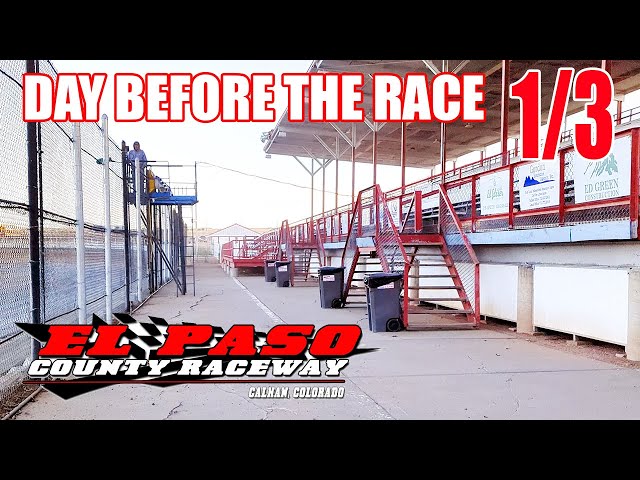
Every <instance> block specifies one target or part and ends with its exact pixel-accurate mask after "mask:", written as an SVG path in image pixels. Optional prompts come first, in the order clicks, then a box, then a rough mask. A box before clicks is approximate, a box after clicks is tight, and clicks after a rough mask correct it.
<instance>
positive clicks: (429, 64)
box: [422, 60, 440, 75]
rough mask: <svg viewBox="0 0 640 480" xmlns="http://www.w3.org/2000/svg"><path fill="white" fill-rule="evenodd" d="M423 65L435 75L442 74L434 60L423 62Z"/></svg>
mask: <svg viewBox="0 0 640 480" xmlns="http://www.w3.org/2000/svg"><path fill="white" fill-rule="evenodd" d="M422 63H424V64H425V66H426V67H427V68H428V69H429V70H431V73H433V74H434V75H438V74H439V73H440V70H438V67H436V65H435V64H434V63H433V61H432V60H422Z"/></svg>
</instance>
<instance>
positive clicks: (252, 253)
mask: <svg viewBox="0 0 640 480" xmlns="http://www.w3.org/2000/svg"><path fill="white" fill-rule="evenodd" d="M276 256H277V251H276V243H275V242H274V241H273V240H272V235H268V236H263V237H258V238H246V237H245V238H242V239H236V240H231V241H229V242H227V243H225V244H223V245H222V255H221V261H222V263H223V264H226V265H228V266H230V267H263V266H264V261H265V260H274V259H276Z"/></svg>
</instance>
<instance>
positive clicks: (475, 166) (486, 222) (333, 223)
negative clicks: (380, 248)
mask: <svg viewBox="0 0 640 480" xmlns="http://www.w3.org/2000/svg"><path fill="white" fill-rule="evenodd" d="M614 118H615V119H616V123H618V122H617V116H616V117H614ZM638 118H640V107H639V108H634V109H631V110H627V111H625V112H622V114H621V115H620V119H621V123H622V124H624V123H627V122H630V121H633V120H636V119H638ZM639 131H640V130H639V129H638V128H634V129H628V130H625V131H620V132H618V133H617V134H616V138H621V137H624V136H627V135H629V136H630V138H631V152H630V156H631V165H630V193H629V195H628V196H623V197H617V198H610V199H603V200H597V201H593V202H582V203H577V202H576V199H575V182H574V171H573V170H574V168H575V165H574V164H575V158H576V152H575V149H574V147H573V146H571V145H567V144H568V142H570V141H571V139H572V135H571V133H572V132H571V131H566V132H563V137H562V139H561V142H562V143H563V144H564V146H563V147H562V149H561V150H560V152H559V155H558V158H559V160H558V161H559V175H558V176H559V180H558V183H559V185H560V188H559V196H558V202H557V203H558V205H554V206H546V207H543V208H535V209H529V210H523V209H522V208H521V205H520V203H521V202H520V188H519V185H520V179H519V178H518V176H519V169H518V167H520V166H523V165H525V164H527V163H531V162H522V161H517V158H516V157H517V154H518V151H517V149H513V150H510V151H508V152H507V156H508V158H509V162H512V161H513V160H514V159H516V162H515V163H510V164H509V165H506V166H502V154H498V155H494V156H492V157H488V158H485V159H482V160H479V161H477V162H474V163H471V164H468V165H464V166H461V167H456V168H454V169H452V170H450V171H447V172H445V185H446V186H447V194H448V196H449V198H450V199H451V203H452V206H453V208H454V210H455V211H456V214H457V215H458V217H459V219H460V222H461V226H462V228H463V230H464V231H465V232H466V233H470V232H487V231H498V230H512V229H531V228H540V227H551V226H562V225H576V224H581V223H592V222H600V221H605V220H629V221H630V229H631V232H632V235H631V236H632V238H638V236H639V234H640V231H639V229H640V226H639V222H638V216H639V208H638V203H639V202H638V197H639V190H640V172H639V156H640V148H639V147H640V145H639V142H640V140H639V138H638V135H639ZM501 172H504V173H501ZM496 174H497V175H504V176H505V178H507V177H508V180H506V183H507V186H508V188H507V190H508V191H506V192H505V194H506V195H508V204H507V205H506V208H503V209H502V211H500V212H499V213H491V212H487V211H486V208H483V205H482V202H481V199H480V194H479V192H480V189H479V188H478V187H479V184H480V182H482V181H485V180H486V179H487V178H488V176H489V175H496ZM494 178H495V177H494ZM441 180H442V177H441V175H440V174H436V175H432V176H431V177H428V178H426V179H423V180H420V181H418V182H414V183H411V184H409V185H405V187H404V190H403V189H402V188H396V189H394V190H391V191H389V192H387V193H386V194H385V198H386V200H387V202H389V203H390V204H391V205H393V202H398V203H399V205H400V206H399V207H398V208H397V212H398V213H396V207H395V206H394V207H393V208H394V211H393V214H394V219H395V220H394V221H396V222H397V225H396V226H398V227H399V231H402V233H420V232H421V231H425V230H428V228H435V225H436V223H437V220H438V215H439V213H438V207H439V205H438V201H437V195H438V194H439V193H438V192H439V185H440V183H441ZM365 190H366V189H365ZM415 192H420V193H419V194H418V196H414V197H411V195H412V194H414V195H415ZM359 197H360V196H359ZM412 202H413V204H412ZM417 202H420V203H421V204H422V205H420V206H419V205H418V203H417ZM484 207H486V205H485V206H484ZM374 211H375V209H372V208H370V205H369V206H367V205H363V204H362V203H360V204H359V205H358V204H357V202H356V207H354V208H352V206H351V204H347V205H344V206H342V207H340V208H337V209H332V210H329V211H327V212H324V213H320V214H318V215H314V216H313V217H312V218H310V219H309V218H307V219H304V220H301V221H299V222H295V223H294V224H292V227H295V226H296V225H299V224H305V223H307V224H308V223H312V224H314V223H315V225H316V228H312V229H309V230H308V231H309V232H310V233H309V235H311V234H314V235H319V238H318V244H324V243H327V242H331V243H335V242H344V241H347V240H348V237H349V235H350V233H349V232H350V227H351V225H352V224H353V223H354V218H353V217H354V216H356V215H358V221H357V222H355V223H356V225H357V226H358V228H359V229H362V228H364V229H365V230H366V229H367V228H370V225H371V224H372V218H373V217H372V215H373V213H374ZM411 211H413V214H411V213H410V212H411ZM416 212H422V215H420V214H416ZM420 221H423V224H422V228H420V225H419V223H418V224H414V222H420ZM280 233H282V230H280ZM303 240H305V239H303ZM311 240H312V239H311V238H308V239H306V241H311ZM345 274H346V272H345Z"/></svg>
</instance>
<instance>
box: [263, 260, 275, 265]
mask: <svg viewBox="0 0 640 480" xmlns="http://www.w3.org/2000/svg"><path fill="white" fill-rule="evenodd" d="M264 263H265V265H266V264H268V263H272V264H273V265H275V264H276V261H275V260H273V259H271V260H269V259H265V261H264Z"/></svg>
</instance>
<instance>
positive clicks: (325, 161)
mask: <svg viewBox="0 0 640 480" xmlns="http://www.w3.org/2000/svg"><path fill="white" fill-rule="evenodd" d="M326 171H327V160H326V159H324V158H323V159H322V210H320V212H321V213H322V214H323V215H324V192H325V173H326ZM311 218H313V215H311Z"/></svg>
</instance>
